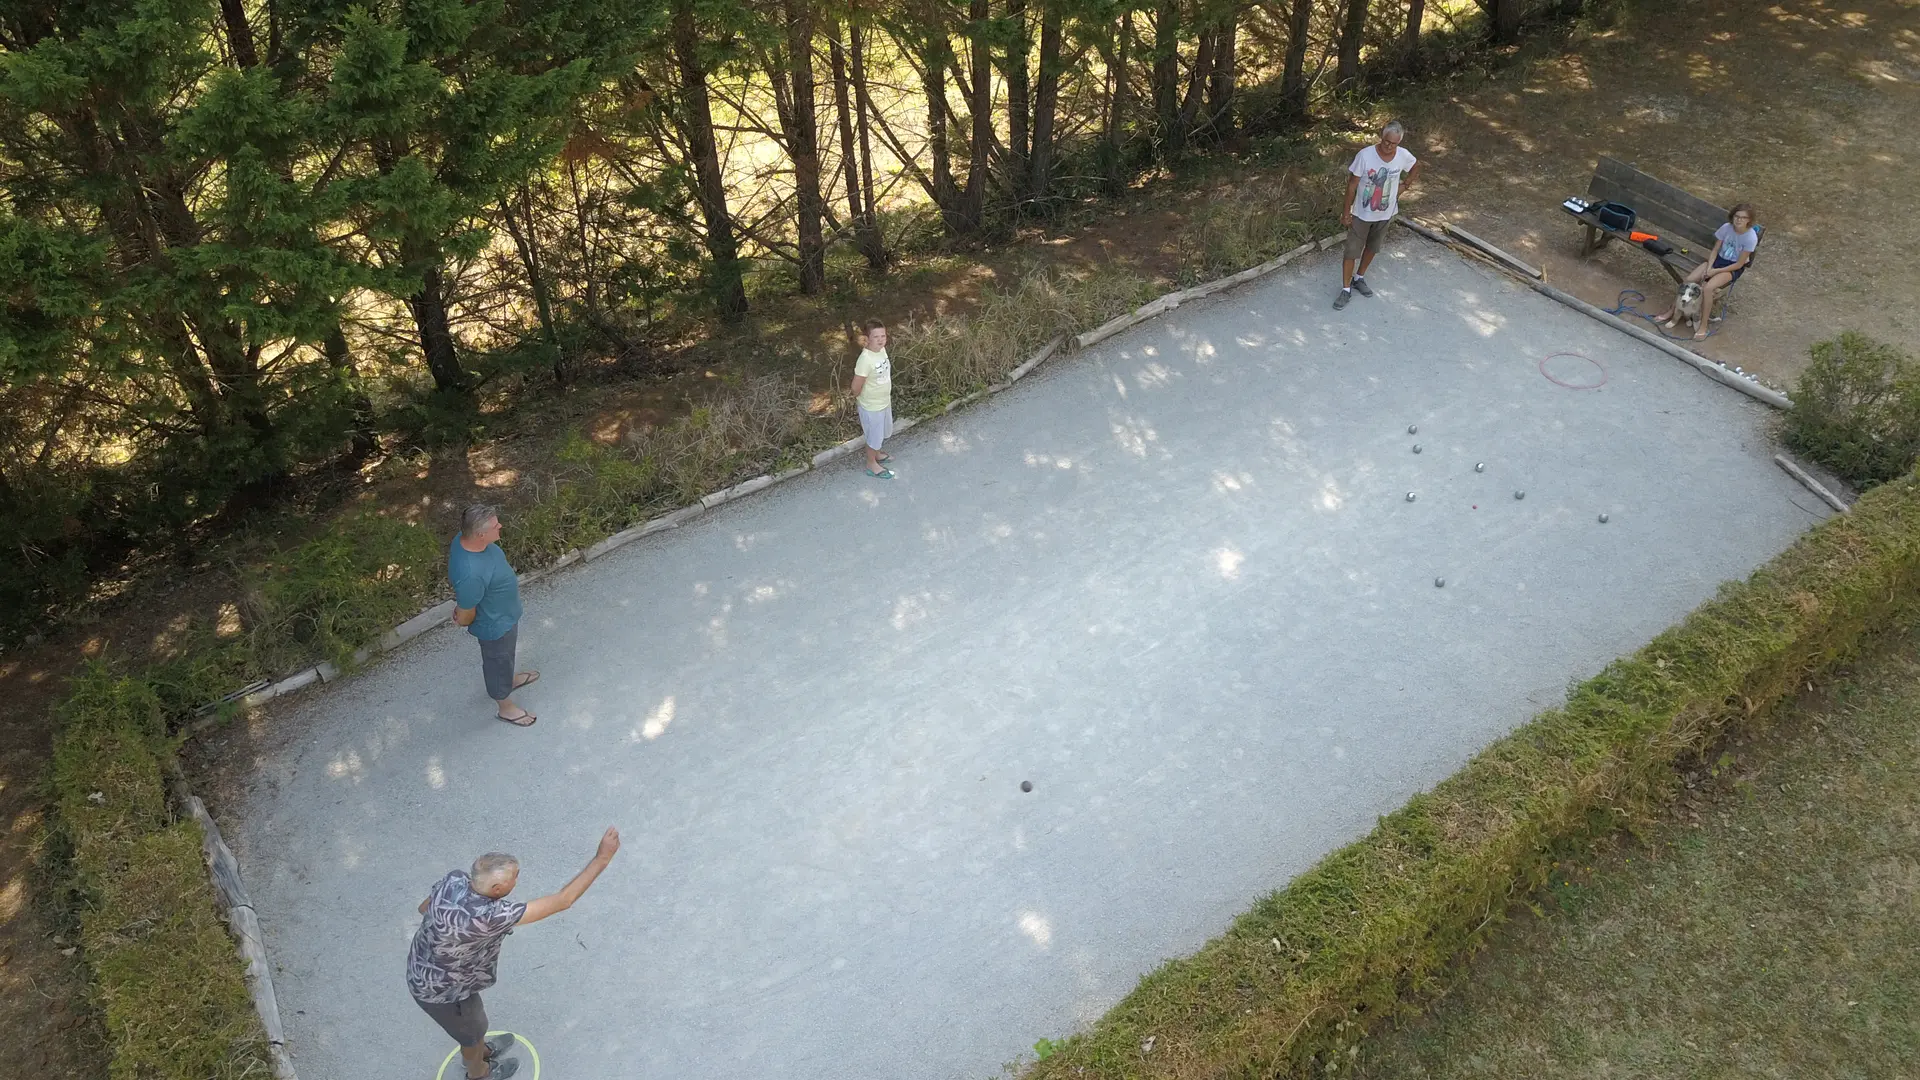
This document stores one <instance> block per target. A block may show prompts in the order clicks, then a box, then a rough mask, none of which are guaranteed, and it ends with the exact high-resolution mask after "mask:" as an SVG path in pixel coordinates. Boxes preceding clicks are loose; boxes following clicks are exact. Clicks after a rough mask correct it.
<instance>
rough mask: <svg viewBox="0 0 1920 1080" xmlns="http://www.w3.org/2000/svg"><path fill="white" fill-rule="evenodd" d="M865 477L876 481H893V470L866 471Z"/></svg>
mask: <svg viewBox="0 0 1920 1080" xmlns="http://www.w3.org/2000/svg"><path fill="white" fill-rule="evenodd" d="M867 475H868V476H871V477H873V478H874V479H876V480H891V479H893V470H892V469H881V470H880V471H879V472H874V471H873V470H872V469H868V470H867Z"/></svg>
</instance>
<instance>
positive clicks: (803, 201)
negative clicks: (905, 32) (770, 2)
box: [786, 0, 827, 296]
mask: <svg viewBox="0 0 1920 1080" xmlns="http://www.w3.org/2000/svg"><path fill="white" fill-rule="evenodd" d="M786 18H787V71H788V75H789V77H790V78H789V81H790V83H791V86H792V103H791V105H790V106H789V108H788V112H789V113H790V118H789V122H788V129H787V154H788V156H790V157H791V158H793V183H794V202H795V204H796V209H795V227H796V231H797V232H798V233H799V242H800V291H801V292H802V293H803V294H805V295H807V296H816V295H818V294H819V293H820V292H821V290H823V289H825V288H826V285H827V275H826V250H827V242H826V239H825V237H824V236H822V235H821V229H820V217H821V214H822V212H823V209H824V205H823V203H822V201H821V198H820V139H819V129H818V125H817V123H816V120H815V114H816V113H817V112H818V108H817V106H816V104H815V102H814V93H813V4H812V2H811V0H786Z"/></svg>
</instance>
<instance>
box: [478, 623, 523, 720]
mask: <svg viewBox="0 0 1920 1080" xmlns="http://www.w3.org/2000/svg"><path fill="white" fill-rule="evenodd" d="M519 641H520V627H518V626H514V627H513V628H512V629H510V630H508V631H507V632H506V633H504V634H501V635H500V636H499V637H497V638H494V639H493V640H492V641H483V642H481V643H480V674H481V675H482V676H483V677H484V678H485V679H486V680H487V696H488V697H490V698H492V699H493V700H495V701H505V700H507V698H508V697H511V696H512V694H513V652H514V648H515V646H516V645H518V644H519Z"/></svg>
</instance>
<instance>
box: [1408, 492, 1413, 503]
mask: <svg viewBox="0 0 1920 1080" xmlns="http://www.w3.org/2000/svg"><path fill="white" fill-rule="evenodd" d="M1407 501H1408V502H1412V501H1413V492H1411V491H1409V492H1407Z"/></svg>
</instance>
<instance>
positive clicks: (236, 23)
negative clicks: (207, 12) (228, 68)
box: [220, 0, 260, 68]
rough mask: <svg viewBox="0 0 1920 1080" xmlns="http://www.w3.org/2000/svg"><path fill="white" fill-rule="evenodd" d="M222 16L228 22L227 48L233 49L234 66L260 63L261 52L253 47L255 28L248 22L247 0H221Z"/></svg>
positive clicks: (252, 65)
mask: <svg viewBox="0 0 1920 1080" xmlns="http://www.w3.org/2000/svg"><path fill="white" fill-rule="evenodd" d="M220 17H221V18H222V19H223V20H224V21H225V22H226V27H227V48H229V49H231V50H233V66H234V67H237V68H250V67H254V66H256V65H258V64H259V63H260V54H259V53H257V52H255V51H254V48H253V28H252V27H251V26H249V25H248V24H247V6H246V0H220Z"/></svg>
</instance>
